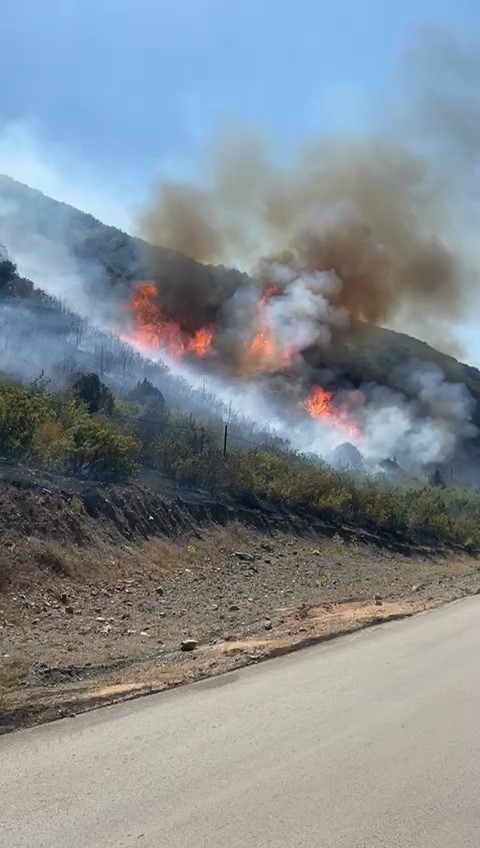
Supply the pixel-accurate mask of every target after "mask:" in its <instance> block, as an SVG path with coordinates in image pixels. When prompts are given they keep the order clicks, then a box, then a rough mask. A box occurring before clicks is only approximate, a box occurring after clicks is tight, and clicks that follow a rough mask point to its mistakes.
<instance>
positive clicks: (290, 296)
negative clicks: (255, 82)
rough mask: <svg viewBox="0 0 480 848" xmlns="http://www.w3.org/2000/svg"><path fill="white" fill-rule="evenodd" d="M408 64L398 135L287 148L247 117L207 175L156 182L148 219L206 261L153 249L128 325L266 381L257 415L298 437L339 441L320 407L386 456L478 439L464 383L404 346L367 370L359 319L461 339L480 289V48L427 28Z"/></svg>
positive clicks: (181, 352)
mask: <svg viewBox="0 0 480 848" xmlns="http://www.w3.org/2000/svg"><path fill="white" fill-rule="evenodd" d="M409 64H410V68H414V79H415V85H414V87H413V89H412V90H411V92H407V94H409V96H408V97H407V99H406V100H404V99H403V98H401V104H399V109H400V107H401V112H402V121H401V125H400V123H399V122H398V120H397V121H396V123H395V132H392V131H391V130H392V126H374V127H373V128H372V129H371V131H370V133H364V134H363V135H361V136H358V137H355V136H349V137H347V136H345V137H341V138H340V137H337V138H327V137H323V138H318V139H313V140H310V141H309V142H308V143H306V144H304V145H303V146H301V147H300V148H299V150H298V151H297V152H296V154H295V155H294V156H293V157H292V159H291V160H290V161H287V162H285V160H283V161H279V160H278V159H277V158H276V156H275V153H274V151H273V149H272V147H271V146H270V145H269V144H268V143H267V142H266V140H265V138H264V137H263V136H261V135H260V134H259V133H257V132H253V131H247V132H246V131H241V130H239V129H238V128H236V129H235V130H234V131H233V132H231V133H230V134H227V135H223V136H221V137H219V138H215V139H213V141H212V143H211V145H210V146H209V149H207V151H206V157H205V164H204V167H203V169H202V167H200V168H199V173H200V177H199V179H198V181H197V183H196V184H189V183H186V182H182V183H174V182H172V181H169V180H160V181H159V182H158V183H157V184H156V185H155V186H154V187H153V189H152V191H151V195H150V198H149V201H148V202H147V203H146V204H145V206H144V208H143V210H142V211H141V214H140V215H139V228H140V231H141V233H142V235H143V236H144V237H145V238H146V239H147V240H148V241H149V242H150V243H152V244H155V245H159V246H161V247H162V248H166V249H168V250H169V251H170V254H169V255H175V254H174V253H173V252H174V251H178V252H180V253H183V254H184V255H187V256H188V257H191V260H197V264H196V265H191V266H190V267H189V268H188V269H187V267H186V266H183V268H182V270H181V271H179V273H175V272H174V273H166V272H165V264H164V259H163V258H162V260H161V262H157V257H158V256H159V254H157V253H155V251H150V252H149V251H147V252H146V254H145V255H146V257H147V259H148V262H147V264H148V271H149V274H150V275H151V279H152V282H151V283H147V284H145V283H142V284H140V285H137V287H136V288H135V289H134V291H133V294H132V297H131V301H130V318H129V322H130V325H131V333H132V335H131V336H130V337H131V338H134V339H135V340H136V341H137V342H138V341H140V343H142V344H147V347H150V349H151V348H152V347H153V348H157V349H158V350H163V351H166V352H167V354H168V355H169V356H170V357H171V358H172V359H173V360H174V361H175V360H178V358H179V357H180V358H181V359H182V360H183V362H189V363H191V364H193V366H194V367H196V368H197V369H198V368H200V369H201V371H202V373H215V374H217V375H219V377H220V378H221V379H222V380H223V384H222V385H223V390H224V391H226V392H227V393H228V392H229V391H230V390H231V386H232V385H233V384H235V385H236V386H238V385H240V384H241V385H242V386H243V387H244V388H245V387H246V385H247V384H248V385H249V386H251V385H252V384H253V385H254V386H255V392H253V394H252V393H251V390H250V389H249V391H250V394H251V397H253V396H254V397H255V401H254V402H253V406H254V408H255V410H254V411H255V413H257V412H258V409H259V408H260V407H261V406H262V405H263V406H265V407H266V406H269V407H270V409H271V410H272V414H274V415H275V417H276V420H277V422H280V423H279V426H280V427H281V426H283V427H284V428H285V430H290V431H292V428H293V431H294V433H296V434H297V433H298V434H299V436H298V439H297V440H296V444H297V445H298V446H299V447H301V448H308V447H313V449H315V450H317V451H318V452H320V453H323V454H325V453H328V450H326V449H325V444H326V443H328V447H331V444H332V442H328V438H327V436H328V434H327V433H326V432H325V429H324V428H323V427H322V428H321V431H319V432H320V435H319V436H318V437H317V436H315V435H313V436H312V430H311V428H310V430H309V432H308V433H307V430H306V429H305V427H304V425H303V423H302V422H303V419H305V418H306V417H309V418H310V419H311V424H317V425H320V424H322V425H324V424H325V422H326V423H327V424H328V427H329V429H330V431H333V432H334V433H336V434H338V432H339V431H342V433H343V435H347V437H348V438H349V439H350V440H353V441H357V442H358V441H359V440H360V439H361V442H362V453H363V454H364V455H365V456H367V457H370V458H371V459H372V460H373V461H376V460H380V459H386V458H390V457H392V456H395V457H396V458H400V460H402V461H404V462H405V464H406V465H409V466H412V465H414V466H415V465H416V466H421V467H427V466H429V465H431V464H432V463H442V462H445V461H448V460H451V459H452V458H453V457H454V456H457V454H458V452H459V451H462V450H463V449H464V447H465V444H466V443H467V442H468V440H470V439H471V438H472V437H473V436H475V433H476V430H475V428H474V427H473V425H472V423H471V418H472V414H473V407H474V404H473V401H472V398H471V396H470V394H469V392H468V390H467V389H466V388H465V386H462V385H460V384H456V383H453V382H451V381H450V380H449V379H447V378H446V375H445V373H442V371H441V370H439V368H438V367H437V366H436V365H435V363H434V362H429V363H419V362H418V361H414V360H413V358H410V359H409V358H408V356H407V357H406V360H405V362H404V363H403V364H400V363H398V361H397V363H396V364H395V366H394V367H392V368H391V369H390V370H388V369H387V370H386V369H385V368H381V369H379V370H378V369H377V371H375V369H370V370H371V371H373V379H372V378H370V379H369V377H367V375H366V374H365V373H362V369H361V368H360V366H359V364H358V363H357V362H356V361H355V355H354V352H353V346H352V344H351V329H352V328H353V327H354V326H355V324H356V322H358V321H363V322H369V323H375V324H380V325H383V326H390V327H402V329H405V328H408V329H414V330H416V331H418V332H419V333H421V335H422V336H423V337H424V338H429V339H434V341H435V342H437V343H440V344H441V346H442V347H443V348H445V347H446V348H448V350H449V351H451V350H456V349H457V348H458V343H457V340H456V338H455V323H457V324H458V323H461V321H462V320H463V319H464V318H465V316H466V315H467V313H468V310H469V308H471V306H472V304H473V303H474V299H475V291H476V287H477V286H478V272H476V270H475V269H476V268H478V262H477V261H476V257H475V255H474V244H475V239H476V233H475V229H474V228H472V222H474V221H475V220H476V210H477V208H478V187H477V184H476V182H475V180H472V179H471V173H472V169H473V168H474V166H476V164H477V158H478V149H479V148H478V138H477V133H478V130H477V129H476V127H477V122H475V121H472V115H477V114H478V94H477V91H478V87H477V86H476V80H475V77H476V72H477V71H478V70H479V67H478V58H477V53H476V52H475V51H474V50H471V49H470V48H468V47H465V46H464V45H462V44H459V43H458V42H456V41H455V39H453V38H452V37H451V36H450V35H449V34H446V33H442V32H438V31H430V32H427V31H424V32H422V33H421V37H420V39H419V40H418V42H417V43H416V44H415V45H414V46H413V47H412V49H411V51H410V55H409ZM472 80H474V82H473V83H472ZM446 115H447V116H449V117H448V119H445V116H446ZM397 117H398V116H397ZM392 120H393V116H392ZM177 255H178V254H177ZM163 256H164V254H163ZM203 263H225V264H226V265H230V266H236V267H241V268H243V269H245V272H246V273H240V272H227V270H226V269H224V268H223V267H222V266H220V267H219V266H218V264H217V267H216V268H215V269H213V268H212V266H209V265H207V266H206V265H205V264H203ZM200 269H203V270H200ZM247 272H248V273H247ZM342 347H343V351H340V355H339V348H342ZM369 376H370V375H369ZM225 386H226V387H227V388H226V389H225ZM244 396H245V397H246V393H244ZM237 397H238V391H237ZM267 398H268V404H267V402H266V399H267ZM282 422H283V424H282ZM335 440H336V441H338V438H337V436H335Z"/></svg>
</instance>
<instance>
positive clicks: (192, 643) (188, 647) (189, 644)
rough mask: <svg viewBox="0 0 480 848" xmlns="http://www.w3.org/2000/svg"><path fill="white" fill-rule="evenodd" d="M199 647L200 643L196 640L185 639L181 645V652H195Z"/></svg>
mask: <svg viewBox="0 0 480 848" xmlns="http://www.w3.org/2000/svg"><path fill="white" fill-rule="evenodd" d="M197 645H198V642H197V640H196V639H191V638H189V639H184V640H183V642H181V644H180V650H181V651H194V650H195V648H196V647H197Z"/></svg>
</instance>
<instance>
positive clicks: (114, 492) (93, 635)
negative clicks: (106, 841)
mask: <svg viewBox="0 0 480 848" xmlns="http://www.w3.org/2000/svg"><path fill="white" fill-rule="evenodd" d="M0 530H1V544H0V731H1V730H4V731H5V730H8V729H13V728H15V727H18V726H21V725H25V724H32V723H35V722H37V721H40V720H45V719H50V718H55V717H58V716H61V715H68V714H71V713H72V712H75V711H78V710H81V709H85V708H89V707H90V706H92V705H93V704H96V703H105V702H112V701H114V700H116V699H118V698H123V697H130V696H132V695H136V694H139V693H142V692H146V691H156V690H159V689H162V688H165V687H169V686H171V685H176V684H178V683H181V682H185V681H186V680H192V679H198V678H201V677H204V676H207V675H211V674H215V673H218V672H220V671H223V670H227V669H230V668H236V667H239V666H240V665H245V664H246V663H252V662H258V661H260V660H261V659H263V658H265V657H268V656H272V655H278V654H279V653H282V652H285V651H288V650H292V649H294V648H296V647H299V646H302V645H305V644H312V643H313V642H315V641H318V640H320V639H324V638H330V637H331V636H332V635H336V634H338V633H341V632H350V631H352V630H355V629H357V628H359V627H363V626H366V625H368V624H373V623H375V622H377V621H384V620H388V619H391V618H397V617H399V616H403V615H407V614H411V613H412V612H416V611H419V610H422V609H426V608H429V607H431V606H435V605H437V604H439V603H442V602H444V601H447V600H450V599H452V598H455V597H461V596H462V595H465V594H470V593H473V592H477V591H478V590H479V588H480V572H479V569H478V564H477V562H476V560H474V559H472V558H471V557H468V556H466V555H462V554H460V553H457V552H452V551H445V550H440V549H438V550H435V549H433V548H426V547H418V548H416V549H412V548H411V547H410V548H409V547H407V546H406V545H404V544H403V543H402V540H400V539H396V538H394V537H384V538H383V539H381V538H379V537H378V536H373V535H370V534H368V533H366V532H363V533H361V532H359V531H358V530H355V529H354V528H348V527H340V526H335V525H333V524H329V523H328V522H327V521H326V520H325V519H322V518H321V517H320V516H313V515H307V514H304V515H302V514H299V513H297V514H292V513H289V512H287V511H281V510H279V509H276V508H274V507H273V506H272V505H263V507H262V508H256V509H254V508H248V507H246V506H244V505H243V506H242V505H234V504H231V503H213V502H209V501H208V500H206V499H205V498H204V497H202V496H199V495H198V493H197V494H195V495H194V494H192V496H191V497H188V498H186V497H185V496H184V497H183V499H179V498H176V497H175V496H174V493H173V494H172V493H171V497H170V498H168V497H164V496H162V495H161V494H160V493H159V492H153V491H152V490H149V489H146V488H142V487H140V486H130V487H125V488H122V487H115V486H110V487H108V486H107V487H105V486H104V487H100V486H98V487H88V486H87V487H80V486H73V485H72V486H71V487H64V488H52V487H50V488H46V487H45V486H42V485H34V484H33V483H32V482H25V481H24V482H20V481H18V480H17V481H16V482H11V481H10V482H9V481H6V480H4V481H3V482H0ZM189 639H190V640H193V641H191V642H190V643H188V642H187V644H186V645H184V647H194V650H193V651H191V652H190V651H184V650H181V645H182V642H185V640H189ZM194 643H195V646H194Z"/></svg>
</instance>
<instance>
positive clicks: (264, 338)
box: [127, 282, 297, 374]
mask: <svg viewBox="0 0 480 848" xmlns="http://www.w3.org/2000/svg"><path fill="white" fill-rule="evenodd" d="M275 292H276V288H275V287H274V286H272V287H270V288H269V289H267V291H266V292H265V293H264V294H263V295H262V297H261V298H260V300H259V301H258V304H257V315H256V330H257V331H256V333H255V335H254V336H253V337H252V338H250V339H249V340H247V341H245V342H244V343H243V356H242V357H241V360H242V361H241V362H240V363H239V367H240V370H241V371H242V372H244V373H246V374H251V373H257V372H259V371H263V372H265V371H275V370H277V369H278V370H283V371H286V370H288V368H289V367H290V366H291V364H292V361H293V358H294V356H295V354H296V352H297V349H296V347H295V345H293V344H289V345H283V346H282V344H281V343H280V342H279V340H278V339H277V337H276V333H275V330H274V326H273V322H272V318H271V315H270V314H269V311H268V301H269V300H270V298H271V297H272V295H274V294H275ZM130 314H131V318H132V325H133V327H132V329H131V331H130V332H129V334H128V336H127V338H128V340H129V341H131V342H133V343H134V344H136V345H138V346H139V347H142V348H144V349H147V350H148V349H152V348H157V349H160V350H165V351H167V352H168V353H169V354H170V355H171V356H173V357H182V356H185V355H188V354H190V355H193V356H197V357H200V358H205V357H208V356H210V355H212V354H213V343H214V338H215V326H214V325H211V326H205V327H200V328H199V329H198V330H196V331H195V332H194V333H193V334H192V333H187V332H185V330H183V329H182V327H181V324H180V323H179V322H177V321H173V320H172V319H170V318H167V317H166V316H165V314H164V312H163V311H162V308H161V306H159V303H158V289H157V287H156V285H155V284H154V283H153V282H142V283H138V284H137V285H136V287H135V289H134V290H133V292H132V294H131V297H130Z"/></svg>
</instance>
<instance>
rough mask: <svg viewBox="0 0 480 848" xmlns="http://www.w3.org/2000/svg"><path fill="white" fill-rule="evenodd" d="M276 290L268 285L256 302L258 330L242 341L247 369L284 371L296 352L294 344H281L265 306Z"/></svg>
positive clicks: (288, 366)
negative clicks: (250, 337) (247, 339)
mask: <svg viewBox="0 0 480 848" xmlns="http://www.w3.org/2000/svg"><path fill="white" fill-rule="evenodd" d="M276 291H277V288H276V286H270V288H268V289H267V291H266V292H265V293H264V294H263V295H262V297H261V298H260V300H259V302H258V304H257V320H258V326H259V329H258V332H257V333H256V334H255V336H254V337H253V338H252V339H250V340H249V341H246V342H244V349H245V359H244V367H245V369H246V370H247V371H276V370H277V369H281V370H283V371H286V370H288V368H290V366H291V364H292V362H293V359H294V357H295V354H296V352H297V349H296V347H295V345H293V344H289V345H283V346H282V344H281V343H280V342H279V340H278V339H277V337H276V334H275V330H274V327H273V323H272V320H271V316H270V315H269V313H268V308H267V307H268V301H269V300H270V298H271V297H272V295H274V294H275V293H276Z"/></svg>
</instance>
